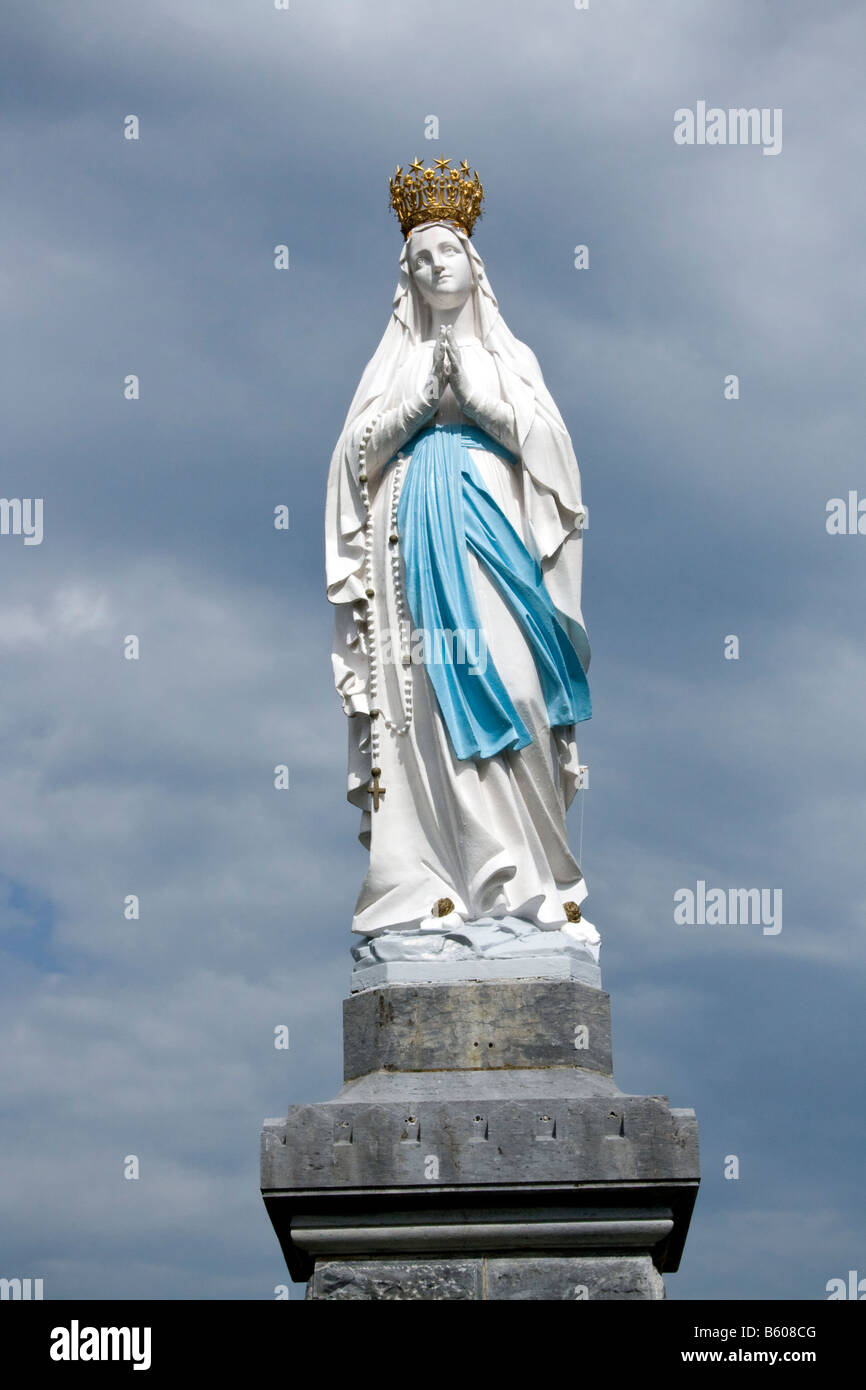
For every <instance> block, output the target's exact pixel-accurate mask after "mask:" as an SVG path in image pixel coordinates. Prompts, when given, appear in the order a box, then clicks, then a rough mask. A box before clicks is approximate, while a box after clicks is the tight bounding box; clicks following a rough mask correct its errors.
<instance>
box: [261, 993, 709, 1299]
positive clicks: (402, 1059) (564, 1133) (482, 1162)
mask: <svg viewBox="0 0 866 1390" xmlns="http://www.w3.org/2000/svg"><path fill="white" fill-rule="evenodd" d="M343 1011H344V1012H343V1038H344V1072H345V1081H346V1084H345V1085H344V1087H343V1090H342V1091H341V1092H340V1094H339V1095H338V1096H337V1097H336V1098H335V1099H334V1100H332V1101H326V1102H324V1103H323V1104H318V1105H298V1106H293V1107H292V1108H291V1109H290V1110H289V1113H288V1116H287V1118H286V1119H279V1120H266V1121H265V1126H264V1132H263V1134H262V1169H261V1171H262V1195H263V1197H264V1200H265V1204H266V1207H267V1210H268V1213H269V1215H270V1217H271V1220H272V1222H273V1224H274V1228H275V1230H276V1233H277V1236H278V1238H279V1241H280V1244H281V1246H282V1249H283V1253H284V1254H285V1257H286V1261H287V1264H288V1267H289V1272H290V1274H291V1276H292V1278H293V1279H294V1280H296V1281H302V1280H306V1281H308V1288H307V1297H308V1298H320V1299H337V1298H343V1299H428V1300H433V1299H444V1300H450V1299H458V1300H459V1299H479V1300H484V1299H540V1300H545V1299H546V1300H550V1299H587V1298H588V1299H656V1298H664V1284H663V1281H662V1277H661V1276H662V1273H663V1272H664V1271H665V1270H675V1269H676V1268H677V1266H678V1264H679V1259H680V1255H681V1252H682V1248H683V1243H684V1241H685V1236H686V1231H687V1230H688V1225H689V1219H690V1217H691V1211H692V1207H693V1205H694V1200H695V1196H696V1193H697V1187H698V1181H699V1176H698V1138H697V1124H696V1121H695V1115H694V1111H692V1110H672V1109H671V1108H670V1106H669V1105H668V1102H667V1099H666V1098H665V1097H664V1096H629V1095H624V1094H623V1093H622V1092H621V1091H620V1090H619V1088H618V1087H617V1086H616V1085H615V1083H614V1081H613V1076H612V1065H611V1039H610V1007H609V997H608V995H607V994H605V993H604V992H603V991H602V990H601V989H598V988H594V987H593V986H591V985H588V984H586V983H583V982H581V981H579V980H572V979H501V980H496V981H471V980H467V981H463V982H459V983H448V984H443V983H437V984H423V983H422V984H402V983H389V984H383V985H378V986H374V987H372V988H370V989H366V990H363V991H361V992H359V993H355V994H353V995H351V997H350V998H348V999H347V1000H345V1002H344V1005H343Z"/></svg>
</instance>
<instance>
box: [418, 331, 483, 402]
mask: <svg viewBox="0 0 866 1390" xmlns="http://www.w3.org/2000/svg"><path fill="white" fill-rule="evenodd" d="M446 386H450V387H451V390H452V391H453V392H454V395H455V396H456V398H457V404H458V405H459V406H460V408H461V410H463V409H464V408H465V406H466V402H467V401H468V400H469V398H470V396H471V390H470V386H469V382H468V380H467V377H466V367H465V365H464V363H463V357H462V355H461V352H460V349H459V347H458V346H457V340H456V338H455V337H454V329H453V328H452V327H451V326H450V325H448V326H445V325H444V324H443V326H442V328H440V330H439V337H438V338H437V339H436V345H435V347H434V348H433V365H432V367H431V370H430V376H429V377H428V378H427V382H426V385H425V387H424V395H425V396H426V398H427V400H428V401H429V403H430V405H432V406H433V407H435V406H437V405H438V404H439V401H440V400H441V398H442V393H443V391H444V390H445V387H446Z"/></svg>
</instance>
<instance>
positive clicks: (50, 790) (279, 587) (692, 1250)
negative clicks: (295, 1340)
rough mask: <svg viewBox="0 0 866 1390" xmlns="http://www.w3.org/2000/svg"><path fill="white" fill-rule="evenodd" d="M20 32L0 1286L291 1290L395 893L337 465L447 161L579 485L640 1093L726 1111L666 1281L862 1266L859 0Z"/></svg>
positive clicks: (714, 1116)
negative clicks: (287, 521)
mask: <svg viewBox="0 0 866 1390" xmlns="http://www.w3.org/2000/svg"><path fill="white" fill-rule="evenodd" d="M3 28H4V31H5V32H4V43H3V52H4V57H3V65H4V68H5V72H4V80H3V83H2V87H0V103H2V108H3V112H2V114H3V120H2V136H0V142H2V170H3V183H4V195H5V196H4V203H5V215H4V229H3V232H2V237H3V247H2V257H0V293H2V303H3V314H4V319H5V324H6V330H5V333H4V335H3V336H4V342H3V357H4V362H3V373H2V375H3V383H4V387H3V396H4V401H3V453H2V463H3V470H2V493H3V495H4V496H5V497H6V498H9V499H12V498H42V499H43V501H44V536H43V540H42V543H41V544H39V545H26V544H25V543H24V537H23V536H21V535H14V534H8V535H2V536H0V580H2V586H0V614H2V621H0V653H2V663H3V672H4V680H3V693H2V704H0V738H2V749H0V927H2V931H0V952H2V983H0V991H2V1014H0V1046H2V1056H3V1059H4V1066H3V1069H2V1083H0V1085H2V1095H0V1108H2V1137H0V1176H2V1181H0V1265H2V1268H0V1275H3V1276H6V1277H13V1276H18V1277H28V1276H29V1277H41V1278H43V1279H44V1280H45V1296H46V1297H50V1298H67V1297H84V1298H98V1297H106V1296H110V1297H117V1298H163V1299H164V1298H178V1299H185V1298H216V1299H221V1298H229V1299H268V1298H272V1297H273V1291H274V1286H275V1285H276V1284H278V1283H281V1282H283V1281H284V1280H285V1278H286V1274H285V1266H284V1264H283V1261H282V1258H281V1256H280V1252H279V1249H278V1247H277V1244H276V1241H275V1239H274V1237H273V1234H272V1231H271V1228H270V1225H269V1222H268V1220H267V1217H266V1215H265V1212H264V1209H263V1206H262V1204H261V1200H260V1197H259V1194H258V1134H259V1129H260V1126H261V1121H262V1119H263V1118H264V1117H265V1116H266V1115H268V1116H270V1115H277V1114H279V1113H280V1112H281V1111H283V1110H285V1108H286V1106H287V1105H288V1104H289V1103H295V1102H301V1101H309V1100H321V1099H325V1098H326V1097H329V1096H332V1095H333V1094H334V1093H335V1092H336V1091H337V1089H338V1088H339V1084H340V1031H339V1028H340V1022H339V1021H340V1001H341V999H342V997H343V995H344V994H345V993H346V991H347V989H348V981H349V968H350V959H349V947H350V939H349V934H348V929H349V923H350V918H351V912H352V907H353V904H354V900H355V896H356V893H357V889H358V886H359V884H360V880H361V878H362V877H363V873H364V852H363V851H362V849H361V847H360V845H359V844H358V843H357V840H356V832H357V812H356V811H355V810H354V809H353V808H352V807H350V806H349V805H348V804H347V803H346V802H345V799H344V793H345V737H346V733H345V727H344V719H343V716H342V713H341V711H340V707H339V703H338V701H337V699H336V696H335V695H334V694H333V690H332V685H331V670H330V639H331V610H330V609H329V607H328V605H327V603H326V601H325V598H324V578H323V543H322V523H323V500H324V485H325V476H326V471H327V464H328V460H329V457H330V452H331V449H332V447H333V444H334V441H335V439H336V436H337V434H338V432H339V429H340V426H341V424H342V420H343V417H344V414H345V410H346V407H347V405H348V401H349V399H350V397H351V395H352V392H353V391H354V388H355V385H356V383H357V380H358V377H359V375H360V372H361V369H362V367H363V366H364V364H365V362H366V361H367V359H368V358H369V356H370V354H371V352H372V350H373V348H374V346H375V344H376V342H377V341H378V338H379V336H380V334H381V332H382V330H383V328H384V325H385V322H386V319H387V315H388V310H389V306H390V301H391V293H392V290H393V286H394V283H395V279H396V266H397V258H398V255H399V250H400V232H399V228H398V227H397V224H396V221H395V220H394V218H393V215H392V214H391V213H390V211H389V209H388V205H387V179H388V176H389V175H390V174H391V173H392V172H393V169H394V166H395V165H396V164H397V163H401V164H405V163H406V162H407V161H408V160H410V159H411V158H412V157H413V156H414V155H415V154H419V155H421V156H423V157H425V159H426V158H431V157H434V156H436V155H440V154H444V155H448V156H452V157H454V158H457V159H462V158H464V157H465V158H467V159H468V160H469V161H470V162H471V163H472V165H473V166H474V167H477V168H478V170H479V172H480V174H481V177H482V180H483V182H484V185H485V189H486V195H487V196H486V208H485V215H484V218H483V220H482V221H481V222H480V223H479V225H478V228H477V231H476V235H475V242H476V244H477V246H478V249H479V251H480V252H481V254H482V256H483V257H484V258H485V262H486V265H487V269H488V272H489V275H490V279H491V282H492V284H493V286H494V288H495V290H496V293H497V295H498V298H499V301H500V306H501V308H502V310H503V313H504V315H505V318H506V320H507V322H508V323H509V326H510V327H511V328H512V330H513V331H514V332H515V333H516V334H517V336H518V337H520V338H522V339H523V340H524V341H525V342H527V343H529V345H530V346H531V347H532V349H533V351H534V352H535V353H536V356H537V357H538V359H539V361H540V363H541V366H542V369H543V371H544V373H545V377H546V380H547V383H548V385H549V386H550V389H551V391H552V392H553V395H554V397H555V399H556V401H557V403H558V405H559V407H560V409H561V411H562V414H563V416H564V417H565V420H566V423H567V425H568V427H569V429H570V431H571V434H572V438H573V441H574V445H575V450H576V453H577V457H578V459H579V461H580V465H581V472H582V478H583V487H584V495H585V498H586V501H587V502H588V505H589V509H590V529H589V531H588V533H587V543H586V550H585V586H584V609H585V614H586V618H587V624H588V628H589V633H590V638H591V640H592V643H593V665H592V669H591V673H590V674H591V688H592V693H593V705H594V718H593V720H592V723H591V724H590V725H589V726H585V732H584V733H583V739H582V746H581V752H582V757H583V760H584V761H585V762H587V763H588V764H589V766H590V780H591V787H590V790H589V791H588V792H587V793H586V794H585V798H584V812H583V830H582V842H583V843H582V865H583V868H584V872H585V874H586V877H587V881H588V885H589V891H590V896H589V899H588V902H587V916H589V917H591V919H592V921H593V922H594V923H595V924H596V925H597V926H598V928H599V930H600V931H601V934H602V938H603V943H604V944H603V955H602V966H603V977H604V983H605V987H606V988H607V989H609V990H610V991H611V994H612V1005H613V1020H614V1059H615V1065H616V1076H617V1080H618V1083H619V1085H620V1086H621V1087H622V1088H623V1089H624V1090H627V1091H632V1092H636V1093H650V1094H658V1093H666V1094H667V1095H669V1096H670V1098H671V1103H672V1104H673V1105H676V1106H693V1107H694V1108H695V1109H696V1111H697V1114H698V1119H699V1122H700V1126H701V1145H702V1161H703V1171H704V1177H703V1185H702V1189H701V1195H700V1197H699V1201H698V1205H697V1208H696V1211H695V1216H694V1220H693V1224H692V1230H691V1234H690V1236H689V1241H688V1244H687V1247H686V1255H685V1259H684V1262H683V1265H682V1269H681V1272H680V1273H679V1274H677V1275H674V1276H671V1277H670V1278H669V1279H668V1292H669V1296H670V1297H672V1298H696V1299H718V1300H725V1299H735V1298H762V1299H782V1298H794V1299H821V1298H823V1297H825V1285H826V1283H827V1281H828V1280H829V1279H831V1278H833V1277H836V1276H842V1277H845V1276H846V1275H847V1271H848V1270H849V1269H858V1270H859V1271H860V1272H861V1273H863V1274H866V1222H864V1216H863V1207H862V1197H861V1194H862V1166H863V1150H864V1145H863V1110H864V1106H863V1085H862V1077H863V1043H862V1017H863V1011H862V997H863V984H864V964H866V959H864V946H863V940H864V934H863V921H864V915H866V882H864V880H866V865H864V854H863V847H864V840H866V790H864V778H863V757H864V741H866V701H864V690H866V647H864V627H866V622H864V577H866V535H859V534H855V535H830V534H828V531H827V526H826V509H827V503H828V500H829V499H831V498H834V497H841V498H845V499H847V497H848V493H849V491H851V490H857V489H858V488H860V489H861V490H862V492H863V495H864V497H866V473H864V469H863V437H864V430H863V424H864V422H863V378H864V346H863V344H864V335H863V311H864V276H863V268H862V260H861V255H862V246H863V237H862V228H863V223H864V211H866V209H864V193H863V179H862V151H863V148H864V144H866V103H864V99H863V94H862V67H861V65H860V64H859V63H858V61H857V60H858V57H859V56H860V55H862V53H863V51H864V46H866V15H864V12H863V8H862V5H861V4H859V3H858V2H857V0H850V3H849V0H824V3H822V4H820V5H816V4H814V3H813V0H808V3H807V2H806V0H775V3H767V2H766V0H729V2H728V3H726V4H724V5H718V4H711V3H699V2H698V0H657V3H654V4H647V3H646V0H591V3H590V7H589V9H588V10H586V11H578V10H576V9H575V7H574V4H573V3H572V0H540V3H535V4H532V5H526V4H523V3H517V0H496V2H495V3H494V0H477V2H476V3H474V4H472V5H466V4H465V3H457V0H440V3H439V4H438V5H436V6H428V7H426V8H422V7H416V6H410V5H407V4H406V3H405V0H365V3H363V4H362V3H359V2H355V0H291V4H290V9H289V10H288V11H278V10H276V9H275V8H274V4H273V0H147V3H142V0H111V2H110V3H109V0H79V3H78V4H76V5H74V6H71V5H57V4H56V3H48V0H29V3H28V4H27V5H26V6H25V5H19V6H16V7H12V8H10V9H8V10H7V12H6V15H5V17H4V21H3ZM699 101H706V102H707V104H708V105H709V106H717V107H721V108H723V109H728V108H730V107H739V106H747V107H752V106H754V107H758V108H767V109H770V110H774V109H776V108H779V109H781V111H782V113H783V126H782V131H783V141H782V149H781V152H779V153H778V154H776V155H774V156H765V155H764V154H763V152H762V149H761V148H760V147H759V146H742V145H739V146H737V145H734V146H731V145H726V146H719V145H715V146H712V145H692V146H683V145H678V144H676V143H675V141H674V139H673V131H674V113H675V112H676V111H677V110H678V109H681V108H690V109H692V110H694V109H696V107H697V103H698V102H699ZM130 114H133V115H136V116H138V118H139V122H140V138H139V139H138V140H137V141H132V140H126V139H124V138H123V129H124V118H125V117H127V116H128V115H130ZM431 115H435V116H436V117H437V118H438V122H439V139H438V140H425V118H426V117H428V116H431ZM282 243H285V244H286V245H288V247H289V248H290V268H289V269H288V270H287V271H278V270H276V269H275V268H274V256H273V251H274V247H275V246H276V245H278V244H282ZM579 244H580V245H584V244H585V245H587V246H588V247H589V253H590V265H589V268H588V269H586V270H576V269H575V268H574V248H575V246H576V245H579ZM129 374H135V375H137V376H138V377H139V379H140V399H139V400H137V401H129V400H125V399H124V389H123V384H124V378H125V377H127V375H129ZM731 374H734V375H736V376H737V377H738V379H739V399H737V400H729V399H726V398H725V390H724V383H725V378H726V377H728V376H730V375H731ZM280 503H285V504H286V505H288V506H289V508H290V513H291V526H290V529H289V531H288V532H277V531H275V530H274V528H273V525H272V515H273V509H274V507H275V506H276V505H278V504H280ZM864 525H866V523H864ZM129 634H135V635H136V636H137V637H138V639H139V642H140V659H139V660H138V661H127V660H125V659H124V655H123V644H124V638H125V637H126V636H128V635H129ZM731 635H734V636H736V637H738V639H739V659H737V660H726V659H725V656H724V645H725V639H726V637H728V636H731ZM277 763H285V764H287V765H288V766H289V768H290V777H291V787H290V790H289V791H288V792H277V791H275V790H274V787H273V768H274V766H275V764H277ZM572 829H573V835H574V843H575V846H577V843H578V839H579V836H580V827H579V815H578V814H574V819H573V825H572ZM698 881H703V882H705V883H706V884H707V885H708V886H709V887H722V888H724V889H728V888H737V887H742V888H751V887H759V888H766V889H776V890H781V892H782V894H783V904H784V906H783V919H782V930H781V931H780V932H778V933H777V934H775V935H770V934H765V933H764V932H763V931H762V929H761V927H760V925H748V926H733V927H725V926H720V925H715V926H699V925H695V926H683V925H677V924H676V923H675V921H674V907H673V901H674V893H675V892H676V891H677V890H678V889H680V888H686V887H691V888H692V889H694V888H695V886H696V884H697V883H698ZM129 894H137V895H138V896H139V898H140V904H141V908H140V918H139V919H138V920H137V921H134V920H133V921H130V920H126V919H125V917H124V911H123V904H124V899H125V898H126V896H127V895H129ZM281 1023H282V1024H286V1025H288V1027H289V1028H290V1032H291V1047H290V1050H289V1051H288V1052H287V1053H286V1052H277V1051H275V1049H274V1047H273V1030H274V1027H275V1026H276V1025H278V1024H281ZM130 1154H135V1155H137V1156H138V1159H139V1163H140V1178H139V1180H138V1181H126V1180H125V1179H124V1176H123V1168H124V1158H125V1156H126V1155H130ZM727 1155H736V1156H737V1157H738V1159H739V1167H740V1176H739V1178H738V1179H737V1180H726V1179H725V1177H724V1166H725V1159H726V1156H727ZM301 1294H302V1290H301V1289H299V1288H298V1289H295V1290H294V1291H293V1296H294V1297H299V1296H300V1295H301Z"/></svg>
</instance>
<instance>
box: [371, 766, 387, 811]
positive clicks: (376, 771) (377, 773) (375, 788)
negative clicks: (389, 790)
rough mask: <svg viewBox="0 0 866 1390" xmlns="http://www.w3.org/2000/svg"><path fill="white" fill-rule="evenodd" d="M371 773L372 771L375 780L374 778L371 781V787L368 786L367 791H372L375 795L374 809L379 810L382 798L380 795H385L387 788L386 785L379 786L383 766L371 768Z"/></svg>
mask: <svg viewBox="0 0 866 1390" xmlns="http://www.w3.org/2000/svg"><path fill="white" fill-rule="evenodd" d="M370 773H371V776H372V778H373V780H372V782H371V783H370V785H369V787H368V788H367V791H368V792H372V795H373V810H374V811H378V809H379V799H380V797H383V796H384V795H385V791H386V788H385V787H380V786H379V778H380V777H381V776H382V770H381V768H378V767H374V768H371V769H370Z"/></svg>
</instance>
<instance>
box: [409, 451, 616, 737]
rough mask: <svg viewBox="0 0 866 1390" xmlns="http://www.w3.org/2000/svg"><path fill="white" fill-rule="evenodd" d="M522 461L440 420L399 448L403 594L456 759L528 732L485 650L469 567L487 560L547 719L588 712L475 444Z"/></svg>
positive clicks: (533, 563) (552, 615) (564, 638)
mask: <svg viewBox="0 0 866 1390" xmlns="http://www.w3.org/2000/svg"><path fill="white" fill-rule="evenodd" d="M472 446H475V447H481V448H483V449H485V450H487V451H488V452H489V453H493V454H496V455H497V456H498V457H500V458H503V459H505V460H507V461H508V462H509V463H510V464H511V465H512V466H514V465H515V464H516V460H515V459H514V458H513V457H512V456H511V455H510V454H508V453H507V451H506V450H505V449H503V448H502V447H501V446H500V445H499V444H498V443H496V442H495V441H494V440H492V439H491V438H490V437H489V436H488V435H486V434H484V433H483V432H482V431H481V430H480V429H476V428H473V427H472V426H469V425H460V424H451V425H435V426H434V427H432V428H428V429H425V430H423V431H421V432H420V433H419V434H418V435H416V436H415V438H414V440H413V441H412V443H411V445H410V446H407V447H406V448H405V450H404V453H406V454H407V455H408V456H409V459H410V462H409V467H408V471H407V474H406V479H405V482H404V484H403V490H402V494H401V497H400V504H399V510H398V514H397V521H398V531H399V535H400V543H401V552H402V556H403V563H404V570H405V582H406V593H407V598H408V602H409V609H410V612H411V616H412V622H413V625H414V629H415V633H419V634H421V635H422V637H423V650H424V656H425V665H426V668H427V674H428V676H429V678H430V682H431V684H432V686H433V689H434V691H435V692H436V697H437V700H438V703H439V708H440V710H441V713H442V717H443V719H444V721H445V724H446V727H447V729H448V733H449V736H450V738H451V742H452V745H453V747H454V751H455V753H456V755H457V757H458V758H461V759H468V758H475V759H478V758H491V757H495V756H496V754H498V753H501V752H503V751H504V750H505V749H512V750H514V751H516V750H517V749H520V748H525V747H526V746H527V744H528V743H529V742H530V741H531V735H530V733H529V731H528V730H527V728H526V725H525V724H524V722H523V720H522V719H521V717H520V715H519V713H518V711H517V709H516V708H515V706H514V703H513V701H512V700H511V698H510V696H509V694H508V690H507V689H506V686H505V684H504V683H503V681H502V678H501V676H500V674H499V672H498V670H497V669H496V665H495V663H494V661H493V659H492V657H491V655H490V653H489V650H488V646H487V639H486V634H485V632H484V629H483V625H482V622H481V619H480V616H479V613H478V605H477V603H476V599H475V595H474V593H473V589H472V582H471V576H470V570H469V553H470V551H471V552H472V553H473V554H474V555H475V556H476V557H477V559H478V560H479V561H480V562H481V564H482V565H483V566H484V568H485V570H486V572H487V573H488V574H489V575H490V577H491V578H492V579H493V581H494V582H495V583H496V585H497V587H498V588H499V590H500V592H501V594H502V596H503V598H504V599H505V601H506V602H507V603H508V605H509V607H510V609H511V611H512V612H513V614H514V616H515V618H516V619H517V621H518V622H519V624H520V626H521V630H522V632H523V636H524V639H525V641H526V643H527V646H528V647H529V650H530V652H531V653H532V657H533V660H534V662H535V666H536V669H537V671H538V676H539V680H540V683H541V688H542V691H543V694H544V699H545V704H546V708H547V716H548V721H549V724H550V727H551V728H556V727H564V726H568V725H571V724H575V723H577V722H579V721H581V720H584V719H588V718H589V717H590V713H591V709H590V701H589V691H588V688H587V682H586V673H585V671H584V669H583V667H582V665H581V662H580V658H579V655H578V652H577V651H576V649H575V647H574V645H573V644H572V641H571V640H570V637H569V635H568V633H567V631H566V630H565V628H564V626H563V624H562V622H561V621H560V618H559V616H558V615H557V613H556V610H555V609H554V606H553V604H552V602H551V600H550V597H549V595H548V593H547V590H546V588H545V585H544V577H543V574H542V569H541V565H540V564H539V562H538V560H537V559H536V558H535V557H533V556H532V555H530V553H529V551H528V550H527V548H526V546H525V545H524V543H523V541H522V540H521V538H520V537H519V536H518V534H517V532H516V531H515V530H514V527H513V526H512V525H511V524H510V522H509V521H508V520H507V518H506V517H505V516H504V515H503V514H502V512H501V510H500V509H499V508H498V507H497V505H496V503H495V501H494V499H493V498H492V497H491V496H490V493H489V492H488V491H487V489H486V488H485V487H484V485H483V482H482V480H481V477H480V476H479V473H478V470H477V468H476V467H475V464H474V462H473V459H472V454H471V447H472Z"/></svg>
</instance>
